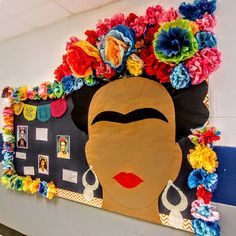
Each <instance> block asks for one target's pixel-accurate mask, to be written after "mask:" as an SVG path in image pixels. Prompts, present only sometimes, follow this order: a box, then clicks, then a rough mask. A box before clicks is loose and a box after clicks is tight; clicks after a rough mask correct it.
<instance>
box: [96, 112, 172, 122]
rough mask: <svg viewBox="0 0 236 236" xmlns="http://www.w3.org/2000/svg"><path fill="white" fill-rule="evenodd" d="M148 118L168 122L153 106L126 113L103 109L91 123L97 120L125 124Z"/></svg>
mask: <svg viewBox="0 0 236 236" xmlns="http://www.w3.org/2000/svg"><path fill="white" fill-rule="evenodd" d="M150 118H154V119H160V120H163V121H165V122H167V123H168V120H167V118H166V117H165V116H164V115H163V113H161V112H160V111H158V110H156V109H153V108H141V109H137V110H134V111H131V112H129V113H127V114H122V113H119V112H116V111H103V112H101V113H99V114H98V115H97V116H96V117H95V118H94V119H93V122H92V125H93V124H95V123H97V122H99V121H108V122H115V123H122V124H127V123H130V122H134V121H139V120H144V119H150Z"/></svg>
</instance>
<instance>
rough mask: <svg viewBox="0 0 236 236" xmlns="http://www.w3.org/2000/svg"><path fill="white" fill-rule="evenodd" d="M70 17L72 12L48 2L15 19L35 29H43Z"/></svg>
mask: <svg viewBox="0 0 236 236" xmlns="http://www.w3.org/2000/svg"><path fill="white" fill-rule="evenodd" d="M70 15H71V13H70V12H68V11H67V10H65V9H64V8H63V7H61V6H59V5H58V4H56V3H54V2H47V3H44V4H41V5H39V6H38V7H35V8H33V9H31V10H29V11H27V12H25V13H22V14H20V15H17V16H15V18H17V19H19V20H21V21H22V22H25V23H26V24H29V25H31V26H33V27H41V26H44V25H48V24H51V23H54V22H57V21H59V20H62V19H64V18H66V17H68V16H70Z"/></svg>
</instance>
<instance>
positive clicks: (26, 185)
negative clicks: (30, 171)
mask: <svg viewBox="0 0 236 236" xmlns="http://www.w3.org/2000/svg"><path fill="white" fill-rule="evenodd" d="M31 183H32V179H31V177H30V176H26V177H25V178H24V179H23V191H24V192H30V184H31Z"/></svg>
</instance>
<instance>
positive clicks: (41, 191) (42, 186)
mask: <svg viewBox="0 0 236 236" xmlns="http://www.w3.org/2000/svg"><path fill="white" fill-rule="evenodd" d="M47 190H48V186H47V182H45V181H41V182H40V184H39V194H40V195H41V196H43V197H47Z"/></svg>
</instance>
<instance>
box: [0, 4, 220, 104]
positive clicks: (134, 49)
mask: <svg viewBox="0 0 236 236" xmlns="http://www.w3.org/2000/svg"><path fill="white" fill-rule="evenodd" d="M215 9H216V0H194V2H193V3H188V4H186V3H182V4H181V5H180V6H179V9H178V10H176V9H174V8H172V7H171V8H170V9H168V10H165V9H163V7H162V6H160V5H157V6H155V7H148V8H147V9H146V14H145V15H144V16H137V15H136V14H134V13H130V14H129V15H128V16H125V15H124V14H122V13H119V14H116V15H114V16H113V17H112V18H111V19H104V20H103V21H99V22H98V24H97V26H96V30H87V31H86V32H85V35H87V39H86V40H79V39H78V38H77V37H71V38H70V41H69V42H67V44H66V53H65V54H64V55H63V56H62V64H61V65H59V66H58V67H57V68H56V70H55V71H54V74H55V80H54V82H43V83H42V84H40V85H39V86H36V87H33V88H31V89H28V88H27V87H26V86H24V87H20V88H15V89H13V88H10V87H7V88H5V89H4V90H3V94H2V97H4V98H10V102H11V103H18V102H20V101H24V100H26V99H31V100H40V99H43V100H46V99H48V98H50V99H54V98H61V97H64V95H68V94H70V93H72V92H73V91H75V90H79V89H80V88H81V87H82V86H83V85H88V86H93V85H96V84H98V83H99V82H100V81H102V80H106V81H112V80H114V79H117V78H119V77H123V76H129V75H130V76H143V77H148V78H151V79H155V80H157V81H159V82H160V83H170V84H171V85H172V86H173V88H175V89H183V88H187V87H189V86H190V85H197V84H200V83H202V82H203V81H205V80H208V78H209V75H210V74H211V73H212V72H214V71H215V70H216V69H217V68H218V67H219V65H220V63H221V59H220V56H221V54H220V52H219V51H218V49H217V48H216V46H217V42H216V36H215V34H214V32H213V31H214V28H215V26H216V17H215V15H214V14H213V12H214V11H215Z"/></svg>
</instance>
